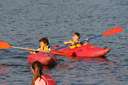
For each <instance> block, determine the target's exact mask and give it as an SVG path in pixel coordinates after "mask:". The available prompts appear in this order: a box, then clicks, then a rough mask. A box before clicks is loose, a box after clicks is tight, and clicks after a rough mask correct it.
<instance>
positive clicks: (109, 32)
mask: <svg viewBox="0 0 128 85" xmlns="http://www.w3.org/2000/svg"><path fill="white" fill-rule="evenodd" d="M123 31H124V29H123V28H122V27H121V26H115V27H112V28H108V29H107V30H105V31H104V32H102V33H101V34H99V35H95V36H92V37H90V38H88V39H85V40H83V41H81V43H84V42H85V41H86V42H89V41H90V40H92V39H96V38H100V37H110V36H115V35H117V34H119V33H121V32H123ZM68 46H69V45H66V46H62V47H59V48H57V50H59V49H62V48H66V47H68Z"/></svg>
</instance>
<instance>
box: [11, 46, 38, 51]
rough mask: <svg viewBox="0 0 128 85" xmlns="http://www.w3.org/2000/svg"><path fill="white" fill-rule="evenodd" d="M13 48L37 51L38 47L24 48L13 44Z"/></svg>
mask: <svg viewBox="0 0 128 85" xmlns="http://www.w3.org/2000/svg"><path fill="white" fill-rule="evenodd" d="M12 48H15V49H20V50H27V51H28V50H29V51H37V50H36V49H30V48H24V47H16V46H12Z"/></svg>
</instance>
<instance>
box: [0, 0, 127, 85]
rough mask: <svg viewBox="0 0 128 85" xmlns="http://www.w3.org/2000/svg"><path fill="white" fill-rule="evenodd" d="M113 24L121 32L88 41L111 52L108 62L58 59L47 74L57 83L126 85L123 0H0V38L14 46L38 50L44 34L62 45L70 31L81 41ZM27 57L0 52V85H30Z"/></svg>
mask: <svg viewBox="0 0 128 85" xmlns="http://www.w3.org/2000/svg"><path fill="white" fill-rule="evenodd" d="M115 25H121V26H122V27H124V28H125V32H124V33H121V34H120V35H118V36H114V37H111V38H100V39H97V40H92V41H91V42H92V43H95V44H97V45H100V46H103V47H104V46H107V47H110V48H112V51H111V52H110V53H109V54H108V55H107V59H91V60H82V61H77V60H68V59H66V58H63V57H60V56H57V58H59V59H61V61H60V62H59V64H58V65H57V67H56V68H54V69H52V70H50V71H48V73H49V74H51V75H52V76H53V77H54V78H55V79H56V80H57V85H128V56H127V54H128V51H127V49H128V34H127V32H128V0H0V39H1V40H6V41H9V42H10V43H12V44H13V45H16V46H21V47H33V48H37V47H38V39H39V38H41V37H43V36H47V37H49V39H50V42H51V44H62V41H64V40H67V39H69V38H70V34H71V32H73V31H78V32H80V33H81V34H82V39H85V38H87V37H89V36H92V35H96V34H99V33H101V32H102V31H104V30H105V29H106V28H109V27H112V26H115ZM27 55H28V53H27V52H25V51H20V50H16V49H10V50H0V85H30V83H31V77H32V74H31V71H30V67H29V65H28V63H27V60H26V59H27Z"/></svg>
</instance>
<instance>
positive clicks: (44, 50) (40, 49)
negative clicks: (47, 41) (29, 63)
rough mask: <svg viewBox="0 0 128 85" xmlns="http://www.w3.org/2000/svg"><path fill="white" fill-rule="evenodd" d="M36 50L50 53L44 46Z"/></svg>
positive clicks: (47, 47)
mask: <svg viewBox="0 0 128 85" xmlns="http://www.w3.org/2000/svg"><path fill="white" fill-rule="evenodd" d="M37 50H39V51H42V52H50V51H51V49H50V48H49V46H45V47H44V48H38V49H37Z"/></svg>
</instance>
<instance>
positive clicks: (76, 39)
mask: <svg viewBox="0 0 128 85" xmlns="http://www.w3.org/2000/svg"><path fill="white" fill-rule="evenodd" d="M64 44H65V45H70V46H69V47H70V48H76V47H80V46H81V44H80V33H77V32H74V33H73V34H72V39H71V40H69V41H68V42H64Z"/></svg>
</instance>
